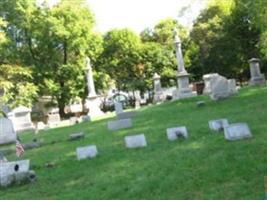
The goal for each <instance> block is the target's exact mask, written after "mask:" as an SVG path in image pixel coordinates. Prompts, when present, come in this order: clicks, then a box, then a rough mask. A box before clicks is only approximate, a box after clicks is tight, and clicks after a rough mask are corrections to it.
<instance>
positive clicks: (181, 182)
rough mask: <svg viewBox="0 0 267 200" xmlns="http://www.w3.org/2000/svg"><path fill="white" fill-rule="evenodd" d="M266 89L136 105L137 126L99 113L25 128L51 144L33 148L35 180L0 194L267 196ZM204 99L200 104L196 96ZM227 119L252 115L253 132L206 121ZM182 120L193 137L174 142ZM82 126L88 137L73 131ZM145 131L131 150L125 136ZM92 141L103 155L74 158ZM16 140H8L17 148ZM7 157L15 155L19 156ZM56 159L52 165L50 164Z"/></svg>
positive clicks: (162, 198) (193, 198)
mask: <svg viewBox="0 0 267 200" xmlns="http://www.w3.org/2000/svg"><path fill="white" fill-rule="evenodd" d="M266 99H267V88H266V87H262V88H245V89H242V90H241V92H240V93H239V94H238V95H236V96H234V97H232V98H229V99H226V100H223V101H219V102H214V101H211V100H210V99H209V97H206V96H200V97H196V98H192V99H185V100H180V101H174V102H167V103H164V104H162V105H159V106H151V107H146V108H143V109H141V110H139V111H138V115H137V116H136V117H135V118H134V120H133V124H134V127H133V128H131V129H125V130H121V131H116V132H111V131H108V130H107V121H108V120H110V119H102V120H99V121H95V122H90V123H82V124H79V125H75V126H72V127H66V128H58V129H54V130H49V131H43V132H41V133H40V134H38V135H33V134H32V133H26V134H23V135H21V138H22V141H23V142H28V141H30V140H32V139H33V138H38V139H43V140H44V141H45V142H47V143H49V142H52V141H60V142H58V143H55V144H49V145H46V146H43V147H41V148H38V149H32V150H28V151H27V152H26V154H25V156H24V158H25V159H31V164H32V167H33V169H34V170H35V171H36V173H37V176H38V180H37V182H35V183H33V184H29V185H23V186H15V187H11V188H7V189H4V190H0V197H1V200H2V199H3V200H4V199H8V200H10V199H18V198H20V199H59V200H61V199H92V200H95V199H97V200H98V199H101V200H102V199H103V200H104V199H109V200H111V199H114V200H115V199H116V200H117V199H122V200H126V199H127V200H132V199H138V200H139V199H144V200H149V199H153V200H166V199H168V200H169V199H170V200H172V199H173V200H177V199H178V200H187V199H188V200H214V199H222V200H223V199H227V200H237V199H242V200H254V199H261V198H263V195H264V188H263V177H264V176H265V175H267V148H266V147H267V133H266V130H267V123H266V119H267V110H266V107H267V101H266ZM199 100H204V101H206V106H205V107H201V108H197V107H196V102H197V101H199ZM217 118H228V120H229V121H230V122H231V123H235V122H247V123H248V125H249V126H250V128H251V131H252V134H253V136H254V137H253V139H250V140H242V141H236V142H228V141H226V140H225V139H224V136H223V134H218V133H215V132H212V131H210V130H209V128H208V120H211V119H217ZM178 125H185V126H187V128H188V132H189V139H188V140H184V141H174V142H169V141H168V140H167V139H166V128H168V127H173V126H178ZM80 131H83V132H84V133H85V134H86V137H85V139H84V140H80V141H74V142H69V141H66V139H67V138H68V135H69V134H71V133H75V132H80ZM138 133H144V134H145V135H146V138H147V142H148V147H147V148H143V149H136V150H129V149H125V147H124V140H123V138H124V136H126V135H132V134H138ZM89 144H95V145H97V147H98V150H99V156H98V157H96V158H94V159H92V160H84V161H80V162H78V161H76V152H75V150H76V147H78V146H85V145H89ZM13 147H14V146H11V148H13ZM8 159H10V160H13V159H16V158H15V156H14V155H11V156H9V157H8ZM47 162H54V163H55V167H54V168H51V169H50V168H46V167H45V164H46V163H47Z"/></svg>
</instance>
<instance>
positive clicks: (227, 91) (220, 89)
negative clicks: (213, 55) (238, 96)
mask: <svg viewBox="0 0 267 200" xmlns="http://www.w3.org/2000/svg"><path fill="white" fill-rule="evenodd" d="M210 87H211V94H210V97H211V99H212V100H220V99H225V98H227V97H229V96H232V95H233V94H235V93H236V92H235V91H234V89H233V81H230V82H229V81H228V80H227V79H226V78H225V77H223V76H220V75H217V76H213V77H212V78H211V80H210Z"/></svg>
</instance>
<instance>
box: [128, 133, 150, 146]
mask: <svg viewBox="0 0 267 200" xmlns="http://www.w3.org/2000/svg"><path fill="white" fill-rule="evenodd" d="M124 141H125V145H126V147H127V148H139V147H146V146H147V142H146V138H145V135H144V134H139V135H132V136H126V137H125V138H124Z"/></svg>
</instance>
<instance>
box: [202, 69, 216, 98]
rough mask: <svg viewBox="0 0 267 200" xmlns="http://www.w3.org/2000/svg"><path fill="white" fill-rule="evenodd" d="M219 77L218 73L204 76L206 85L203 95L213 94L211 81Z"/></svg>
mask: <svg viewBox="0 0 267 200" xmlns="http://www.w3.org/2000/svg"><path fill="white" fill-rule="evenodd" d="M218 75H219V74H217V73H212V74H205V75H203V77H202V78H203V80H204V84H205V88H204V91H203V94H210V93H211V79H213V78H214V77H217V76H218Z"/></svg>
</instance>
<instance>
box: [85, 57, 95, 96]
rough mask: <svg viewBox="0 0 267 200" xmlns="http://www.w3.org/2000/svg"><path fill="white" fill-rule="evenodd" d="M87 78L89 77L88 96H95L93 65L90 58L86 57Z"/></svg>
mask: <svg viewBox="0 0 267 200" xmlns="http://www.w3.org/2000/svg"><path fill="white" fill-rule="evenodd" d="M85 60H86V69H85V70H86V78H87V88H88V97H95V96H96V92H95V84H94V79H93V71H92V67H91V62H90V58H89V57H86V59H85Z"/></svg>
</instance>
